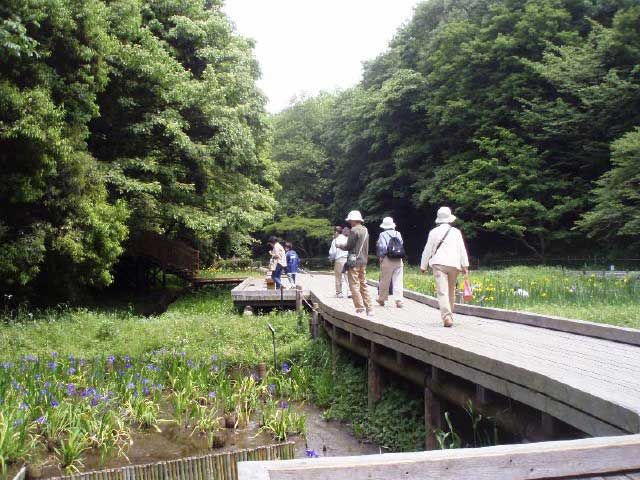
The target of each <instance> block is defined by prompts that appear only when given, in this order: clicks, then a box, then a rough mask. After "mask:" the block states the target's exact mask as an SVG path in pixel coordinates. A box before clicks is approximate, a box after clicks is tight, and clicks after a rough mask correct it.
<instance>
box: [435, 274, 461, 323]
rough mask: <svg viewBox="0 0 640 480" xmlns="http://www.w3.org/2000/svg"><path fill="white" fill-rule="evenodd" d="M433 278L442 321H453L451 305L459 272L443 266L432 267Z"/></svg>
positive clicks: (453, 301) (454, 298) (454, 299)
mask: <svg viewBox="0 0 640 480" xmlns="http://www.w3.org/2000/svg"><path fill="white" fill-rule="evenodd" d="M432 268H433V276H434V278H435V280H436V289H437V290H438V305H439V306H440V316H441V317H442V320H443V321H444V320H446V319H447V318H449V319H451V320H453V304H454V303H455V301H456V285H457V284H458V275H459V274H460V272H459V270H458V269H457V268H456V267H447V266H445V265H433V266H432Z"/></svg>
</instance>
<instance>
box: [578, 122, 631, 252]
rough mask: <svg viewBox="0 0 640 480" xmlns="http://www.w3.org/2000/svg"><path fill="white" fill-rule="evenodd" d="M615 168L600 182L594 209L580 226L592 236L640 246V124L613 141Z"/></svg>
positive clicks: (614, 242)
mask: <svg viewBox="0 0 640 480" xmlns="http://www.w3.org/2000/svg"><path fill="white" fill-rule="evenodd" d="M611 150H612V152H611V159H612V160H611V161H612V164H613V168H612V169H611V170H609V171H608V172H607V173H605V174H604V175H603V176H602V178H601V179H600V180H599V181H598V186H597V187H596V189H595V191H594V193H595V206H594V208H593V209H592V210H591V211H590V212H588V213H586V214H585V215H584V218H583V219H582V220H580V221H579V222H578V226H579V227H580V228H581V229H582V230H584V231H587V232H588V233H589V236H591V237H593V236H599V237H603V238H605V239H607V240H609V241H612V242H613V244H619V243H621V242H625V243H627V244H629V243H630V244H631V246H632V247H634V248H638V247H639V246H640V244H639V240H638V239H639V238H640V127H639V128H636V129H635V130H633V131H631V132H629V133H627V134H626V135H624V136H623V137H622V138H620V139H618V140H616V141H615V142H613V144H612V147H611Z"/></svg>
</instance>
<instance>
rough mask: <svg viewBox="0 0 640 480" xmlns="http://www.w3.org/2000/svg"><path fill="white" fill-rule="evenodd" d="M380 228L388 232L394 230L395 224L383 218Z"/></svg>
mask: <svg viewBox="0 0 640 480" xmlns="http://www.w3.org/2000/svg"><path fill="white" fill-rule="evenodd" d="M380 228H381V229H382V230H390V229H392V228H396V223H395V222H394V221H393V218H391V217H384V219H383V220H382V223H381V224H380Z"/></svg>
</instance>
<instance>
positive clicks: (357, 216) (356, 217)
mask: <svg viewBox="0 0 640 480" xmlns="http://www.w3.org/2000/svg"><path fill="white" fill-rule="evenodd" d="M346 220H347V222H352V221H353V222H364V218H362V214H361V213H360V212H359V211H358V210H351V211H350V212H349V215H347V218H346Z"/></svg>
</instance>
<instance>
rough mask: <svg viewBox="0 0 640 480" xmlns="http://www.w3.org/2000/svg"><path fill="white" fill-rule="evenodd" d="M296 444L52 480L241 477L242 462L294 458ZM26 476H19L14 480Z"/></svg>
mask: <svg viewBox="0 0 640 480" xmlns="http://www.w3.org/2000/svg"><path fill="white" fill-rule="evenodd" d="M294 445H295V444H294V443H293V442H286V443H278V444H275V445H265V446H262V447H257V448H251V449H244V450H237V451H235V452H224V453H211V454H209V455H203V456H201V457H185V458H180V459H177V460H168V461H165V462H157V463H148V464H146V465H129V466H127V467H121V468H111V469H108V470H100V471H93V472H84V473H77V474H74V475H69V476H64V477H55V478H52V479H50V480H165V479H170V480H237V479H238V467H237V463H238V462H246V461H251V460H289V459H292V458H293V457H294V453H295V448H294ZM22 478H24V477H20V476H18V477H16V478H15V479H14V480H20V479H22Z"/></svg>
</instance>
